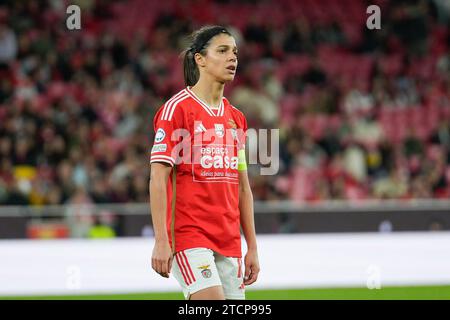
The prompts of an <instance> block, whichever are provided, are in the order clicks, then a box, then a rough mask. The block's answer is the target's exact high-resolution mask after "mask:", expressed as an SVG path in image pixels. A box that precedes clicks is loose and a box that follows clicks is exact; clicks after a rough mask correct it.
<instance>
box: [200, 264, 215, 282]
mask: <svg viewBox="0 0 450 320" xmlns="http://www.w3.org/2000/svg"><path fill="white" fill-rule="evenodd" d="M198 268H199V269H201V270H202V271H201V273H202V276H203V278H205V279H209V278H211V275H212V272H211V270H210V269H209V264H208V265H204V266H200V267H198Z"/></svg>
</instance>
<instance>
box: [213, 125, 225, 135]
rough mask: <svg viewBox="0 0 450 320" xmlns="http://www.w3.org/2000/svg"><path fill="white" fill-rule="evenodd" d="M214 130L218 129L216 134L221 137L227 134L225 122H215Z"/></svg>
mask: <svg viewBox="0 0 450 320" xmlns="http://www.w3.org/2000/svg"><path fill="white" fill-rule="evenodd" d="M214 130H215V131H216V135H217V136H218V137H219V138H222V137H223V136H224V135H225V128H224V126H223V123H215V124H214Z"/></svg>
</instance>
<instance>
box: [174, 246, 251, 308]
mask: <svg viewBox="0 0 450 320" xmlns="http://www.w3.org/2000/svg"><path fill="white" fill-rule="evenodd" d="M172 274H173V275H174V277H175V279H177V281H178V283H179V284H180V285H181V288H182V289H183V294H184V297H185V298H186V300H189V298H190V296H191V295H192V294H193V293H195V292H197V291H200V290H202V289H206V288H209V287H214V286H222V288H223V292H224V294H225V299H233V300H244V299H245V288H244V275H243V274H244V272H243V269H242V259H241V258H235V257H225V256H223V255H221V254H219V253H217V252H214V251H213V250H211V249H207V248H192V249H186V250H183V251H179V252H177V253H176V255H175V257H174V259H173V263H172Z"/></svg>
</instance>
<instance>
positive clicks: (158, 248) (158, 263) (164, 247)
mask: <svg viewBox="0 0 450 320" xmlns="http://www.w3.org/2000/svg"><path fill="white" fill-rule="evenodd" d="M172 260H173V255H172V249H171V248H170V245H169V241H156V242H155V246H154V247H153V253H152V268H153V270H155V271H156V272H157V273H159V274H160V275H161V276H162V277H165V278H168V277H169V274H170V270H171V269H172Z"/></svg>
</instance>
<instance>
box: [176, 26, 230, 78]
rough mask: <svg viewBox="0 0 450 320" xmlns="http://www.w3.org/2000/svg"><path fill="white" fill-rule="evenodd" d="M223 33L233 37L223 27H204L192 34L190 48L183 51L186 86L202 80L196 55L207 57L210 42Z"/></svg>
mask: <svg viewBox="0 0 450 320" xmlns="http://www.w3.org/2000/svg"><path fill="white" fill-rule="evenodd" d="M221 33H225V34H227V35H229V36H231V33H230V32H229V31H228V30H227V29H225V28H224V27H222V26H204V27H202V28H200V29H199V30H197V31H194V32H193V33H192V34H191V36H190V38H191V39H190V46H189V47H188V48H187V49H186V50H185V51H183V54H184V59H183V70H184V83H185V85H186V86H193V85H195V84H196V83H197V81H198V79H199V78H200V72H199V70H198V67H197V63H195V58H194V56H195V54H196V53H200V54H201V55H205V54H206V49H207V48H208V45H209V42H210V40H211V39H212V38H214V37H215V36H216V35H218V34H221Z"/></svg>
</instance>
